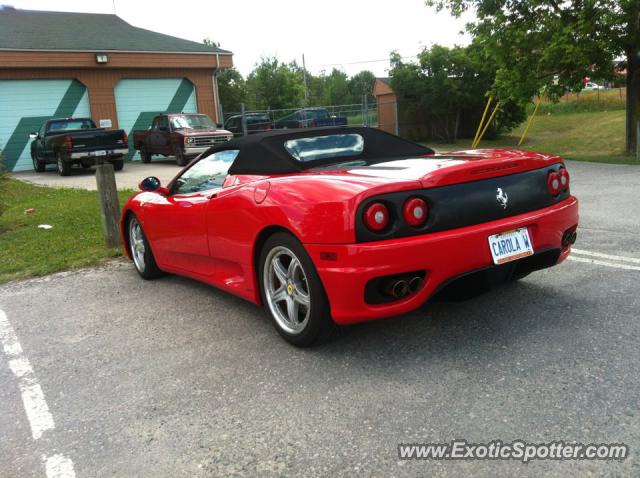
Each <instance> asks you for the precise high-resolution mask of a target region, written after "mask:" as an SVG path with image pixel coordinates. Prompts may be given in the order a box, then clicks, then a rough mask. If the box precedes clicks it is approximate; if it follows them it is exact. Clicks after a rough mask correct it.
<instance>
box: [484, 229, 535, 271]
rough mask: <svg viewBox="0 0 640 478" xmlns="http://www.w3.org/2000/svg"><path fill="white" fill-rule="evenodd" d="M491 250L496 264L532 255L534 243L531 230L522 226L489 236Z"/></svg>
mask: <svg viewBox="0 0 640 478" xmlns="http://www.w3.org/2000/svg"><path fill="white" fill-rule="evenodd" d="M489 250H490V251H491V256H492V257H493V263H494V264H504V263H506V262H510V261H515V260H517V259H522V258H523V257H527V256H531V255H533V244H531V238H530V237H529V230H528V229H527V228H526V227H521V228H519V229H514V230H513V231H507V232H501V233H500V234H494V235H493V236H489Z"/></svg>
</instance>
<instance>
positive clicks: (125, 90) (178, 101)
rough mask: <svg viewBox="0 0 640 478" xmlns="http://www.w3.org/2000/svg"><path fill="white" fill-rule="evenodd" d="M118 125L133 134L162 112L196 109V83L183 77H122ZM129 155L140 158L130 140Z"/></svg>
mask: <svg viewBox="0 0 640 478" xmlns="http://www.w3.org/2000/svg"><path fill="white" fill-rule="evenodd" d="M115 95H116V110H117V111H118V126H119V128H121V129H123V130H125V131H126V132H127V134H129V135H131V133H132V131H134V130H137V129H147V128H148V127H149V126H150V125H151V120H152V119H153V117H154V116H155V115H157V114H159V113H197V112H198V110H197V107H196V94H195V90H194V88H193V84H192V83H191V82H190V81H189V80H186V79H184V78H163V79H135V80H121V81H120V82H118V84H117V85H116V91H115ZM127 159H140V155H139V154H137V153H136V152H135V150H134V149H133V141H130V142H129V155H128V156H127Z"/></svg>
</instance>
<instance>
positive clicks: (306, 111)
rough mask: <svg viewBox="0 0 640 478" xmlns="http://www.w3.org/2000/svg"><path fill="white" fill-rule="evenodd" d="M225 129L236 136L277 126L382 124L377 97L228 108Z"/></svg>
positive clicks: (223, 115) (280, 127) (276, 127)
mask: <svg viewBox="0 0 640 478" xmlns="http://www.w3.org/2000/svg"><path fill="white" fill-rule="evenodd" d="M222 117H223V119H224V128H225V129H227V130H229V131H231V132H232V133H233V134H234V136H246V135H249V134H253V133H259V132H262V131H270V130H274V129H293V128H316V127H322V126H367V127H377V126H378V111H377V107H376V103H375V101H374V100H371V99H369V98H366V97H363V101H362V103H354V104H345V105H321V106H308V107H301V108H286V109H264V110H249V109H245V108H244V105H241V109H240V111H224V112H223V114H222Z"/></svg>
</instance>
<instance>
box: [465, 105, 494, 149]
mask: <svg viewBox="0 0 640 478" xmlns="http://www.w3.org/2000/svg"><path fill="white" fill-rule="evenodd" d="M499 107H500V101H498V102H497V103H496V107H495V108H494V109H493V113H491V116H489V119H488V120H487V122H486V124H485V125H484V128H483V130H482V133H480V136H478V139H477V140H476V142H475V143H474V144H472V145H471V147H472V148H474V149H475V148H476V147H477V146H478V145H479V144H480V141H482V137H483V136H484V134H485V133H486V132H487V129H488V128H489V125H490V124H491V122H492V121H493V118H494V117H495V115H496V113H497V112H498V108H499Z"/></svg>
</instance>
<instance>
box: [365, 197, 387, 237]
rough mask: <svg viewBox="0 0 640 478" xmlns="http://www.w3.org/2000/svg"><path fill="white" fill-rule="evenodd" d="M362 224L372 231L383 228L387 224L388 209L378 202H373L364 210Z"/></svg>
mask: <svg viewBox="0 0 640 478" xmlns="http://www.w3.org/2000/svg"><path fill="white" fill-rule="evenodd" d="M364 224H365V225H366V226H367V227H368V228H369V229H370V230H371V231H374V232H380V231H382V230H384V228H386V227H387V225H388V224H389V209H387V206H385V205H384V204H382V203H380V202H374V203H373V204H371V205H369V206H367V208H366V209H365V210H364Z"/></svg>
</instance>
